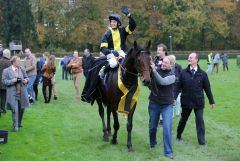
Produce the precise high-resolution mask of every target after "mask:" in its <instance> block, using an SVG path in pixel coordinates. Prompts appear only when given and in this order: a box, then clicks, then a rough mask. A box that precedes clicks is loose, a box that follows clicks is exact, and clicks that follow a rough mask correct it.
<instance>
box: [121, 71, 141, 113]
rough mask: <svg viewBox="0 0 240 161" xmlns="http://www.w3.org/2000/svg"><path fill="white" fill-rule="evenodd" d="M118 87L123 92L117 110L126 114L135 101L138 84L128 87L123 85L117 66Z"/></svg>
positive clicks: (138, 89) (138, 88)
mask: <svg viewBox="0 0 240 161" xmlns="http://www.w3.org/2000/svg"><path fill="white" fill-rule="evenodd" d="M118 88H119V89H120V90H121V91H122V92H123V96H122V97H121V99H120V101H119V104H118V110H117V112H118V113H119V114H122V115H124V116H127V115H128V113H129V112H130V111H131V109H132V108H133V107H134V105H135V104H136V103H137V99H138V94H139V91H140V87H139V85H138V84H137V85H135V86H131V87H130V88H129V89H128V88H126V87H125V85H124V84H123V82H122V80H121V69H120V66H119V67H118Z"/></svg>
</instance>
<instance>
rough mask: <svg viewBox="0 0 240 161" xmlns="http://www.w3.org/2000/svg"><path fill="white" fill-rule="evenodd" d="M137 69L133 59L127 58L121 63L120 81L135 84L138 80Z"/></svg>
mask: <svg viewBox="0 0 240 161" xmlns="http://www.w3.org/2000/svg"><path fill="white" fill-rule="evenodd" d="M137 74H138V73H137V70H136V68H135V65H134V60H131V59H127V60H124V61H123V63H122V81H123V83H124V84H129V85H131V84H136V83H137V81H138V77H137Z"/></svg>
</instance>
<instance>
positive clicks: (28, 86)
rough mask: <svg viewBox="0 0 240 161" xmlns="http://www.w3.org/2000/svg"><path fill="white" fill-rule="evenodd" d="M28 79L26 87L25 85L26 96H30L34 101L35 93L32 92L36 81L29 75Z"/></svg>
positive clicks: (34, 77) (34, 76)
mask: <svg viewBox="0 0 240 161" xmlns="http://www.w3.org/2000/svg"><path fill="white" fill-rule="evenodd" d="M28 79H29V82H28V85H27V91H28V95H30V96H31V97H32V98H33V100H34V101H35V93H34V90H33V83H34V81H35V79H36V75H31V76H29V77H28Z"/></svg>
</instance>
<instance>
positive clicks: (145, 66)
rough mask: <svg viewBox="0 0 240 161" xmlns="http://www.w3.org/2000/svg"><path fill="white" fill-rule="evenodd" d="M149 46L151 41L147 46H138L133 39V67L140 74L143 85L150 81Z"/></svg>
mask: <svg viewBox="0 0 240 161" xmlns="http://www.w3.org/2000/svg"><path fill="white" fill-rule="evenodd" d="M150 46H151V41H149V42H148V44H147V47H143V46H138V45H137V42H136V41H134V48H133V54H134V57H135V63H134V64H135V67H136V69H137V72H138V73H139V75H140V76H141V80H142V82H143V85H145V86H146V85H148V84H149V83H150V81H151V78H150V70H151V68H150V64H151V63H150V62H151V53H150V51H149V49H150Z"/></svg>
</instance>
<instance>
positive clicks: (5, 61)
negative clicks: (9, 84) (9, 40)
mask: <svg viewBox="0 0 240 161" xmlns="http://www.w3.org/2000/svg"><path fill="white" fill-rule="evenodd" d="M10 57H11V53H10V50H8V49H5V50H3V57H2V58H1V59H0V116H1V113H6V109H5V106H6V105H5V104H6V86H5V85H4V84H3V83H2V73H3V70H4V69H6V68H8V67H9V66H11V62H10Z"/></svg>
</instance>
